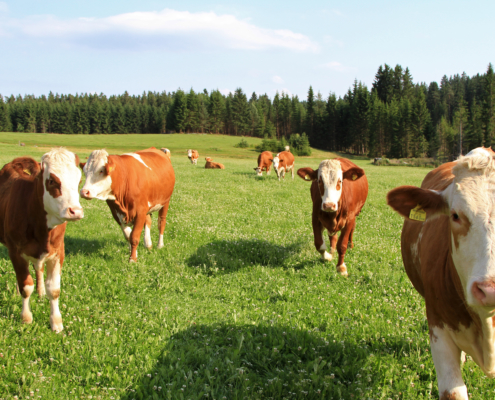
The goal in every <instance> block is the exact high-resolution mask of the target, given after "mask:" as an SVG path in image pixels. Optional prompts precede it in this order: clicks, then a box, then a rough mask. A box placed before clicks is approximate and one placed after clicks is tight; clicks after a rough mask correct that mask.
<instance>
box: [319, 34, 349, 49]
mask: <svg viewBox="0 0 495 400" xmlns="http://www.w3.org/2000/svg"><path fill="white" fill-rule="evenodd" d="M323 40H324V41H325V43H329V44H330V45H331V46H338V47H344V42H342V41H341V40H337V39H335V38H334V37H332V36H328V35H326V36H324V37H323Z"/></svg>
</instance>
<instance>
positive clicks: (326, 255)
mask: <svg viewBox="0 0 495 400" xmlns="http://www.w3.org/2000/svg"><path fill="white" fill-rule="evenodd" d="M332 258H333V256H332V255H331V254H330V253H329V252H328V251H325V252H324V253H322V255H321V259H322V261H332Z"/></svg>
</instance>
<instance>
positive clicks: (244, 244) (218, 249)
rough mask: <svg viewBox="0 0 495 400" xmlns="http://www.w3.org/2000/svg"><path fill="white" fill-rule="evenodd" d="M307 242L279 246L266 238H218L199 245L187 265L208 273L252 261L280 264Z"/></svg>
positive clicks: (219, 271)
mask: <svg viewBox="0 0 495 400" xmlns="http://www.w3.org/2000/svg"><path fill="white" fill-rule="evenodd" d="M303 246H304V242H294V243H292V244H288V245H287V246H280V245H277V244H274V243H271V242H268V241H265V240H258V239H250V240H248V239H240V240H231V241H229V240H215V241H213V242H211V243H208V244H205V245H203V246H201V247H199V248H198V249H197V250H196V252H195V253H193V254H192V255H191V256H190V257H189V258H188V259H187V260H186V265H188V266H189V267H191V268H200V269H201V270H202V271H203V272H205V271H206V272H209V273H217V274H218V273H220V274H221V273H230V272H234V271H237V270H239V269H240V268H244V267H249V266H252V265H263V266H267V267H281V266H283V265H284V261H285V260H287V259H288V258H290V257H292V256H293V255H295V254H297V253H298V252H299V251H300V249H301V247H303Z"/></svg>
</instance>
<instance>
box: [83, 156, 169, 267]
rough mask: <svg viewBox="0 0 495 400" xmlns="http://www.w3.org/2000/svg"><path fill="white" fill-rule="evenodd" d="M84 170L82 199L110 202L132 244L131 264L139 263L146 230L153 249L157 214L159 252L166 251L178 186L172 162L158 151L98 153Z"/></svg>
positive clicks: (117, 219) (111, 208)
mask: <svg viewBox="0 0 495 400" xmlns="http://www.w3.org/2000/svg"><path fill="white" fill-rule="evenodd" d="M83 170H84V174H85V175H86V182H85V184H84V186H83V188H82V189H81V197H83V198H85V199H88V200H91V199H99V200H106V202H107V204H108V207H109V208H110V211H111V212H112V215H113V218H114V219H115V221H117V223H118V224H119V225H120V227H121V228H122V232H123V233H124V237H125V238H126V240H128V241H129V246H130V250H131V255H130V258H129V261H131V262H133V261H136V260H137V246H138V244H139V239H140V237H141V232H142V230H143V228H144V245H145V247H146V248H148V249H150V248H151V246H152V242H151V235H150V228H151V215H150V214H151V213H152V212H154V211H158V229H159V231H160V237H159V241H158V248H159V249H160V248H162V247H163V232H164V231H165V224H166V219H167V211H168V206H169V203H170V198H171V197H172V192H173V191H174V185H175V173H174V169H173V167H172V163H171V162H170V158H168V157H167V156H166V155H165V154H164V153H163V152H162V151H160V150H157V149H155V148H154V147H151V148H149V149H146V150H141V151H137V152H135V153H128V154H122V155H120V156H118V155H108V153H107V152H106V151H105V150H95V151H93V152H92V153H91V154H90V156H89V158H88V162H87V163H86V165H84V169H83Z"/></svg>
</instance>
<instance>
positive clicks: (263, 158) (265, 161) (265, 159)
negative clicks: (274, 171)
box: [254, 151, 273, 176]
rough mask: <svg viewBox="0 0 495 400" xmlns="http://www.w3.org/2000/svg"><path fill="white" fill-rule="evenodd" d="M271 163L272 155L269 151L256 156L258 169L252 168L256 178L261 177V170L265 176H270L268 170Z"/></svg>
mask: <svg viewBox="0 0 495 400" xmlns="http://www.w3.org/2000/svg"><path fill="white" fill-rule="evenodd" d="M272 162H273V154H272V152H271V151H264V152H263V153H261V154H260V155H259V156H258V168H254V170H255V171H256V175H257V176H262V175H263V170H265V171H266V174H267V175H270V172H271V171H270V168H271V166H272Z"/></svg>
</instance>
